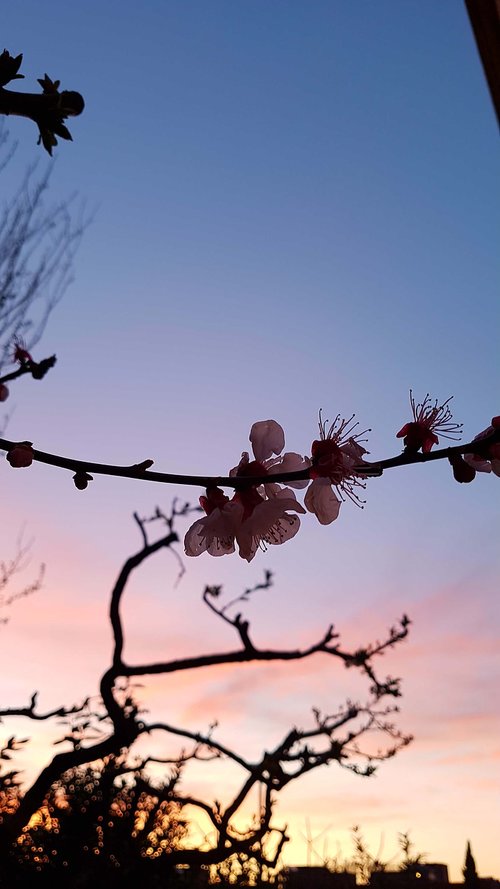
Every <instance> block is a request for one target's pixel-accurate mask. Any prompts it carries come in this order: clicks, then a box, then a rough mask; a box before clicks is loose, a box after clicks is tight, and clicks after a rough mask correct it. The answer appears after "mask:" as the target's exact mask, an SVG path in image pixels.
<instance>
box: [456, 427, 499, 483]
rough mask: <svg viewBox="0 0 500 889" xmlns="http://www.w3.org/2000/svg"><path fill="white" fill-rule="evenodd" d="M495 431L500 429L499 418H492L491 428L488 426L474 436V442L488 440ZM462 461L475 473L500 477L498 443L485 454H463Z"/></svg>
mask: <svg viewBox="0 0 500 889" xmlns="http://www.w3.org/2000/svg"><path fill="white" fill-rule="evenodd" d="M497 429H500V417H493V419H492V421H491V426H488V428H487V429H484V430H483V431H482V432H480V433H479V434H478V435H476V436H475V438H474V441H481V440H482V439H483V438H488V436H490V435H493V433H494V432H495V431H496V430H497ZM464 460H465V461H466V463H468V464H469V466H472V468H473V469H475V470H476V472H493V473H494V474H495V475H497V476H500V442H494V443H493V444H491V445H490V446H489V447H488V450H487V452H486V454H464Z"/></svg>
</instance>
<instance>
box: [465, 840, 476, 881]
mask: <svg viewBox="0 0 500 889" xmlns="http://www.w3.org/2000/svg"><path fill="white" fill-rule="evenodd" d="M462 873H463V875H464V883H465V885H466V886H477V884H478V876H477V870H476V862H475V861H474V856H473V854H472V849H471V845H470V840H467V849H466V850H465V863H464V867H463V870H462Z"/></svg>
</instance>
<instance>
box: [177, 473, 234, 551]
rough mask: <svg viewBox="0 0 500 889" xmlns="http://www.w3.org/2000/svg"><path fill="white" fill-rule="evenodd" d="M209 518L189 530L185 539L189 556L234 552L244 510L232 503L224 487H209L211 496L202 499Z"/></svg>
mask: <svg viewBox="0 0 500 889" xmlns="http://www.w3.org/2000/svg"><path fill="white" fill-rule="evenodd" d="M200 506H201V507H202V509H204V510H205V512H206V516H204V518H202V519H198V521H197V522H195V523H194V524H193V525H191V527H190V528H189V530H188V532H187V534H186V536H185V538H184V551H185V553H186V555H187V556H199V555H200V554H201V553H203V552H208V553H209V554H210V555H211V556H225V555H228V554H229V553H234V542H235V538H236V532H237V529H238V528H239V526H240V525H241V522H242V519H243V507H242V505H241V504H240V503H238V502H236V501H234V500H230V499H229V497H227V496H226V495H225V494H224V492H223V491H221V489H220V488H207V496H206V497H203V496H202V497H200Z"/></svg>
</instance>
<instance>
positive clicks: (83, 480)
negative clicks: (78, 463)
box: [73, 469, 93, 491]
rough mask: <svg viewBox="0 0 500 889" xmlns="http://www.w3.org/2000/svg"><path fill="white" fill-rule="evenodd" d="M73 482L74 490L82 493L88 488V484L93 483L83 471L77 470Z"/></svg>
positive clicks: (90, 477)
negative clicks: (76, 489)
mask: <svg viewBox="0 0 500 889" xmlns="http://www.w3.org/2000/svg"><path fill="white" fill-rule="evenodd" d="M73 481H74V483H75V488H78V490H79V491H84V490H85V488H87V487H88V484H89V482H91V481H93V477H92V476H91V475H89V473H88V472H85V470H83V469H79V470H78V472H75V474H74V476H73Z"/></svg>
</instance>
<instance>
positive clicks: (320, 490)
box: [0, 341, 500, 562]
mask: <svg viewBox="0 0 500 889" xmlns="http://www.w3.org/2000/svg"><path fill="white" fill-rule="evenodd" d="M13 357H14V360H15V361H16V362H17V363H18V364H19V367H18V369H17V370H16V371H14V372H12V373H10V374H7V375H6V376H3V377H0V401H1V400H5V398H6V397H7V395H8V390H7V387H6V385H5V384H6V381H8V380H12V379H15V378H16V377H18V376H20V375H21V374H23V373H30V374H31V375H32V376H33V377H34V378H35V379H41V378H42V377H43V376H44V374H45V373H46V372H47V370H48V369H49V368H50V367H52V366H53V365H54V363H55V356H52V357H51V358H48V359H44V361H41V362H36V361H34V359H33V358H32V356H31V354H30V353H29V352H28V351H27V349H26V348H25V346H24V345H23V344H22V343H21V342H20V341H17V342H16V344H15V348H14V355H13ZM450 401H451V398H448V399H447V400H446V401H444V402H443V403H439V402H438V400H437V399H436V400H432V399H431V397H430V395H426V396H425V398H424V399H423V401H422V402H421V403H417V402H416V401H415V398H414V396H413V393H412V391H411V390H410V406H411V412H412V419H411V420H409V421H408V422H406V423H405V424H404V425H403V426H402V428H401V429H400V430H399V432H397V433H396V437H397V438H402V439H403V444H404V450H403V452H402V453H401V454H399V455H397V456H396V457H391V458H389V459H386V460H378V461H368V460H367V459H366V455H367V454H368V451H367V450H366V448H365V447H364V444H365V443H366V441H367V438H366V435H367V433H369V432H370V431H371V430H369V429H366V430H364V431H362V432H359V431H357V430H358V425H359V424H358V423H357V421H355V418H354V414H353V415H352V416H350V417H349V418H348V419H343V418H342V417H341V416H340V415H337V416H336V417H335V419H334V420H333V422H329V421H327V420H323V416H322V412H321V411H320V414H319V436H318V438H316V439H315V440H314V441H313V442H312V445H311V449H310V453H309V454H308V455H302V454H299V453H296V452H294V451H285V433H284V431H283V428H282V426H281V425H280V424H279V423H278V422H277V421H276V420H261V421H258V422H257V423H254V424H253V425H252V427H251V429H250V436H249V440H250V444H251V447H252V456H250V454H249V453H248V452H247V451H243V453H242V455H241V458H240V460H239V462H238V464H237V465H236V466H235V467H233V469H231V470H230V472H229V475H228V476H225V477H224V476H218V477H213V476H192V475H176V474H171V473H163V472H153V471H151V467H152V465H153V460H151V459H147V460H142V461H140V462H139V463H135V464H133V465H132V466H117V465H106V464H102V463H94V462H91V461H86V460H76V459H74V458H68V457H61V456H58V455H56V454H48V453H44V452H43V451H38V450H35V449H34V447H33V443H32V442H29V441H21V442H13V441H8V440H7V439H0V447H1V448H4V449H5V450H6V451H7V460H8V462H9V463H10V465H11V466H13V467H15V468H22V467H27V466H30V465H31V463H32V462H33V461H38V462H41V463H47V464H50V465H52V466H58V467H60V468H62V469H68V470H71V471H72V472H73V473H74V475H73V481H74V484H75V486H76V488H78V489H79V490H84V489H85V488H87V487H88V484H89V482H90V481H92V480H93V477H94V475H95V474H101V475H115V476H121V477H125V478H141V479H143V480H146V481H155V482H163V483H167V484H181V485H198V486H201V487H204V488H205V493H204V494H203V495H202V496H201V497H200V500H199V503H200V508H201V510H202V511H203V512H204V514H205V515H204V516H203V517H202V518H199V519H197V521H195V522H194V524H193V525H192V526H191V527H190V528H189V530H188V532H187V534H186V537H185V540H184V549H185V552H186V555H188V556H198V555H200V554H201V553H204V552H207V553H208V554H209V555H211V556H222V555H228V554H230V553H234V552H235V551H236V548H237V549H238V552H239V555H240V556H241V557H242V558H243V559H246V560H247V561H248V562H250V561H251V560H252V559H253V558H254V556H255V554H256V552H257V550H258V549H259V548H260V549H266V548H267V546H272V545H279V544H282V543H285V542H286V541H287V540H291V539H292V537H295V535H296V534H297V532H298V530H299V528H300V518H299V516H300V515H304V514H305V513H306V511H307V512H310V513H313V514H314V515H315V516H316V518H317V519H318V521H319V522H320V524H322V525H329V524H331V522H333V521H335V519H337V517H338V515H339V513H340V507H341V504H342V502H343V501H345V500H350V501H351V502H352V503H354V504H355V505H356V506H359V507H361V508H363V506H364V503H365V501H364V499H363V497H362V494H363V492H364V490H365V488H366V484H367V480H368V479H369V478H371V477H377V476H381V475H382V473H383V472H384V471H385V470H386V469H391V468H394V467H396V466H403V465H408V464H410V463H421V462H427V461H429V460H435V459H443V458H446V459H448V461H449V463H450V464H451V467H452V471H453V475H454V478H455V479H456V480H457V481H458V482H461V483H468V482H471V481H473V479H474V478H475V476H476V473H477V472H492V473H493V474H495V475H497V476H500V417H499V416H496V417H493V419H492V421H491V425H490V426H488V427H487V428H486V429H485V430H484V431H482V432H480V433H479V434H478V435H476V437H475V438H474V439H473V440H472V441H471V442H468V443H467V444H464V445H453V446H451V447H447V448H442V449H441V450H434V451H433V450H432V449H433V447H434V446H435V445H438V444H439V441H440V438H445V439H451V440H456V439H457V438H458V437H459V435H460V432H461V429H462V425H461V424H459V423H455V421H454V420H453V418H452V413H451V409H450V406H449V404H450ZM223 488H232V489H233V494H232V496H231V497H229V496H228V495H227V494H225V493H224V491H223V490H222V489H223ZM304 488H307V491H306V493H305V497H304V504H303V505H302V504H301V503H300V502H299V501H298V500H297V496H296V493H295V491H296V490H300V489H304Z"/></svg>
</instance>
